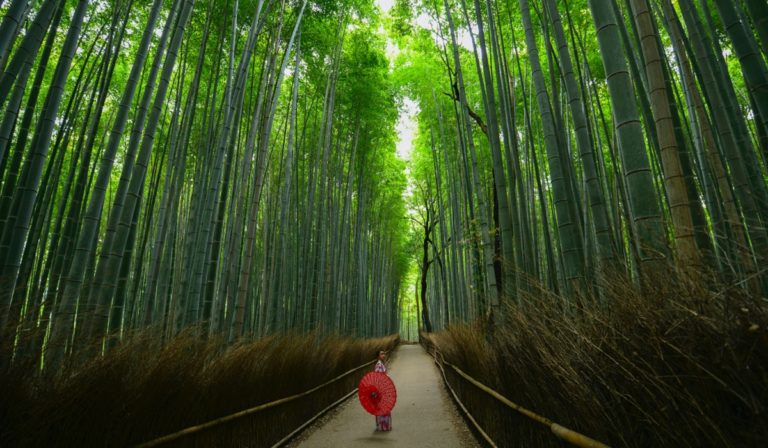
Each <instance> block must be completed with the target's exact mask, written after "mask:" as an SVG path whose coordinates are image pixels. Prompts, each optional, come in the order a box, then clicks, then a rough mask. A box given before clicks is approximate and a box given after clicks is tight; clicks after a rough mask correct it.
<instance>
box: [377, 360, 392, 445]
mask: <svg viewBox="0 0 768 448" xmlns="http://www.w3.org/2000/svg"><path fill="white" fill-rule="evenodd" d="M386 358H387V352H385V351H384V350H381V351H380V352H379V360H378V361H376V367H375V368H374V369H373V371H374V372H381V373H387V366H385V365H384V360H385V359H386ZM391 430H392V414H387V415H377V416H376V431H391Z"/></svg>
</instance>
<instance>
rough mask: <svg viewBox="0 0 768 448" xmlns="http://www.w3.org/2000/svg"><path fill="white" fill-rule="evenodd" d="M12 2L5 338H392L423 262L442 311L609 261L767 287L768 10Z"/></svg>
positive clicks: (622, 3)
mask: <svg viewBox="0 0 768 448" xmlns="http://www.w3.org/2000/svg"><path fill="white" fill-rule="evenodd" d="M384 6H386V8H385V9H386V10H387V12H386V13H384V12H383V11H382V8H383V7H384ZM0 14H1V15H2V16H3V19H2V23H0V182H1V184H0V338H2V342H3V345H5V346H10V347H11V349H10V350H11V352H13V353H22V354H27V355H33V354H35V353H41V351H43V350H44V351H45V353H47V356H49V357H50V358H51V359H53V360H62V359H65V358H66V357H67V356H68V355H69V354H70V353H71V352H73V351H74V349H75V348H76V347H78V346H80V344H84V343H86V342H91V341H104V342H106V344H104V345H103V347H102V349H105V348H108V347H111V346H113V345H114V343H115V342H116V341H118V340H119V339H120V338H122V337H124V336H125V335H126V334H127V333H128V332H130V331H133V330H141V329H146V328H151V329H152V330H153V331H157V332H158V333H159V334H160V335H162V336H163V337H170V336H172V335H174V334H176V333H178V332H179V331H182V330H183V329H186V328H190V327H193V328H194V329H195V330H194V331H197V332H199V333H200V334H201V335H203V336H221V337H224V338H227V339H229V340H235V339H237V338H239V337H242V336H249V335H265V334H271V333H274V332H277V331H284V330H290V329H303V330H310V329H314V328H316V327H320V328H321V329H322V331H325V332H328V333H342V334H353V335H359V336H375V335H382V334H386V333H391V332H395V331H397V329H398V326H399V321H400V318H401V317H400V314H399V313H400V311H399V310H400V309H401V308H404V306H403V303H405V302H406V301H410V300H411V297H410V296H411V292H410V290H409V287H410V286H411V281H412V280H413V277H414V275H412V273H413V272H415V271H418V274H419V275H417V276H416V277H419V278H418V279H417V280H416V282H417V283H418V284H419V287H418V288H416V293H417V295H418V297H419V298H420V303H419V305H420V307H421V312H422V313H423V314H422V316H421V320H423V322H424V324H425V325H426V326H427V329H432V327H433V326H434V327H438V328H439V327H442V326H443V325H445V324H447V323H449V322H450V321H452V320H472V319H475V318H477V317H479V316H482V315H484V314H487V313H489V312H491V313H492V312H494V311H495V310H496V308H497V307H498V305H499V304H500V303H501V302H504V301H506V302H508V303H515V302H516V300H518V296H519V294H520V293H521V292H527V291H531V290H533V289H535V288H539V287H542V286H543V287H544V288H546V289H548V290H550V291H552V292H555V293H558V294H561V295H562V297H563V301H564V304H565V308H566V309H567V308H568V307H570V306H575V305H576V303H577V302H578V300H580V298H581V297H586V296H590V297H600V294H599V292H600V291H599V290H600V287H601V286H600V285H601V282H602V281H605V279H610V276H611V275H626V276H629V277H631V278H634V279H636V280H637V281H638V282H640V283H642V279H643V278H645V277H646V276H658V275H660V274H664V275H674V276H680V277H684V278H687V279H691V280H692V281H697V282H705V281H710V279H712V278H714V279H717V280H719V281H726V282H729V283H732V284H734V285H737V286H738V287H739V288H743V289H744V290H745V291H747V292H748V293H750V294H754V295H756V296H760V295H765V294H766V291H768V274H766V272H765V271H764V268H763V266H764V265H765V261H766V260H765V257H766V254H768V233H767V228H768V226H767V225H766V224H768V188H766V162H767V159H768V66H767V64H766V60H767V57H768V6H766V3H765V1H764V0H736V1H731V0H675V1H672V0H473V1H469V0H396V1H383V0H382V1H376V2H374V1H372V0H342V1H332V0H318V1H314V0H313V1H309V0H246V1H239V0H197V1H195V0H112V1H106V0H90V1H89V0H5V1H0ZM410 102H412V103H414V104H416V105H417V109H418V110H417V113H416V117H415V119H416V121H417V126H416V127H417V129H416V135H415V138H414V151H413V153H412V154H411V156H410V160H409V161H408V162H407V163H406V161H404V160H403V159H401V158H400V157H398V156H397V155H396V152H395V148H396V142H397V138H398V137H397V131H396V123H397V120H398V114H399V109H401V108H402V107H401V106H402V105H403V104H407V103H410ZM406 166H407V169H406ZM593 293H594V294H593Z"/></svg>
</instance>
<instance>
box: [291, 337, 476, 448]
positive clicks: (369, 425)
mask: <svg viewBox="0 0 768 448" xmlns="http://www.w3.org/2000/svg"><path fill="white" fill-rule="evenodd" d="M390 368H391V370H390V372H389V375H390V377H391V378H392V380H393V381H394V382H395V385H396V386H397V405H396V406H395V409H394V410H393V411H392V428H393V429H392V431H390V432H376V431H375V427H376V423H375V421H374V417H373V416H372V415H370V414H368V413H366V412H365V411H364V410H363V408H362V406H360V403H358V401H357V396H353V397H352V398H351V399H350V400H347V402H345V403H344V404H342V405H341V406H339V407H338V408H336V409H335V410H334V411H332V412H331V413H329V414H327V415H326V416H325V417H324V418H323V419H321V421H319V422H318V423H316V425H315V426H314V427H311V428H310V429H308V430H307V431H305V432H304V433H303V434H302V435H300V436H299V438H298V439H297V440H295V441H294V442H293V443H292V444H291V445H290V446H291V447H300V448H324V447H328V448H338V447H359V446H387V447H439V448H451V447H478V446H479V445H478V443H477V442H476V441H475V439H474V437H473V436H472V433H471V432H470V431H469V429H468V428H467V426H466V424H465V423H464V420H463V419H462V418H461V416H460V415H459V413H458V411H457V409H456V406H455V404H454V403H453V401H452V400H451V399H450V397H449V395H448V392H447V391H446V389H445V385H444V384H443V380H442V378H441V377H440V373H439V371H438V370H437V367H436V366H435V364H434V362H433V361H432V358H431V357H430V356H429V355H428V354H427V353H426V352H425V351H424V349H423V348H422V347H421V346H420V345H401V346H400V347H399V348H398V349H397V351H396V353H395V356H394V357H393V359H392V364H391V367H390Z"/></svg>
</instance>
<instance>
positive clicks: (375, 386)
mask: <svg viewBox="0 0 768 448" xmlns="http://www.w3.org/2000/svg"><path fill="white" fill-rule="evenodd" d="M357 396H358V398H359V399H360V404H362V405H363V408H365V410H366V411H367V412H368V413H369V414H373V415H387V414H389V412H390V411H391V410H392V408H394V407H395V402H396V401H397V390H395V383H393V382H392V380H391V379H389V377H388V376H387V375H386V374H384V373H381V372H368V373H366V374H365V376H363V379H361V380H360V385H359V386H357Z"/></svg>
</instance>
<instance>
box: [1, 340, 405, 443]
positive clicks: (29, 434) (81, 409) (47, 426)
mask: <svg viewBox="0 0 768 448" xmlns="http://www.w3.org/2000/svg"><path fill="white" fill-rule="evenodd" d="M397 343H398V337H397V336H389V337H385V338H379V339H367V340H359V339H352V338H342V337H321V336H319V335H318V334H309V335H299V334H287V335H280V336H273V337H269V338H265V339H261V340H258V341H255V342H243V343H240V344H237V345H236V346H234V347H229V348H225V346H224V344H223V343H221V341H201V340H199V339H197V338H195V337H193V336H192V335H190V334H188V335H182V336H179V337H178V338H176V339H175V340H173V341H172V342H171V343H169V344H167V345H166V346H165V347H163V348H158V347H156V346H155V344H153V343H152V339H151V338H150V337H148V336H147V335H145V336H137V337H134V338H132V340H131V341H130V342H128V343H125V344H123V345H122V346H120V347H119V348H118V349H117V350H115V351H113V352H111V353H110V354H109V355H108V356H106V357H103V358H98V359H94V360H92V361H90V362H87V363H85V364H83V365H79V366H76V365H71V366H68V367H67V368H65V369H64V370H62V371H59V372H58V374H57V375H55V377H49V378H40V377H36V376H35V375H34V369H33V368H31V367H30V366H20V365H16V366H14V367H13V368H7V369H5V370H4V371H1V372H0V390H1V391H2V396H3V399H2V400H0V421H2V425H0V446H22V447H47V446H57V447H64V446H71V447H84V446H89V447H91V446H93V447H96V446H109V447H113V446H130V445H135V444H137V443H140V442H145V441H148V440H152V439H154V438H156V437H159V436H162V435H166V434H169V433H173V432H175V431H178V430H180V429H183V428H185V427H188V426H192V425H195V424H199V423H202V422H206V421H209V420H213V419H215V418H218V417H221V416H224V415H228V414H231V413H234V412H237V411H240V410H243V409H247V408H250V407H253V406H257V405H259V404H263V403H267V402H270V401H274V400H276V399H279V398H283V397H287V396H290V395H293V394H297V393H300V392H303V391H306V390H308V389H311V388H312V387H314V386H317V385H319V384H322V383H324V382H326V381H327V380H329V379H331V378H334V377H335V376H338V375H339V374H341V373H343V372H345V371H347V370H349V369H352V368H354V367H356V366H359V365H361V364H363V363H365V362H367V361H372V360H373V359H374V358H375V356H376V354H377V352H378V350H380V349H390V348H392V347H394V346H395V345H396V344H397ZM364 371H365V370H361V371H360V372H358V373H356V374H353V375H349V377H347V378H345V379H344V380H340V381H338V382H336V383H334V384H333V385H332V386H329V387H327V388H324V389H322V390H320V391H318V392H316V393H313V394H312V395H309V396H307V397H305V398H302V399H299V400H296V401H294V402H291V403H288V404H285V405H281V406H278V407H276V408H274V409H270V410H267V411H264V412H260V413H258V414H255V415H254V416H252V417H246V418H242V419H239V420H237V421H235V422H232V423H227V424H225V425H222V426H220V427H218V428H216V429H214V430H210V431H206V432H204V433H202V434H201V435H199V436H196V437H189V438H185V439H182V440H180V441H179V443H177V444H176V445H181V446H246V445H247V446H270V445H271V444H273V443H274V442H276V441H277V440H279V439H280V438H282V437H283V436H285V435H286V434H288V433H289V432H291V431H292V430H293V429H294V428H295V427H298V426H299V425H300V424H302V423H303V422H304V421H306V420H307V419H308V418H309V417H310V416H312V415H314V414H315V413H316V412H318V411H319V410H320V409H323V408H324V407H325V406H327V405H328V404H330V403H331V402H333V401H334V400H336V399H337V398H339V397H340V396H342V395H343V394H345V393H347V392H349V391H350V390H352V389H353V388H354V387H355V385H356V383H357V381H359V378H360V377H361V376H362V374H363V373H364Z"/></svg>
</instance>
